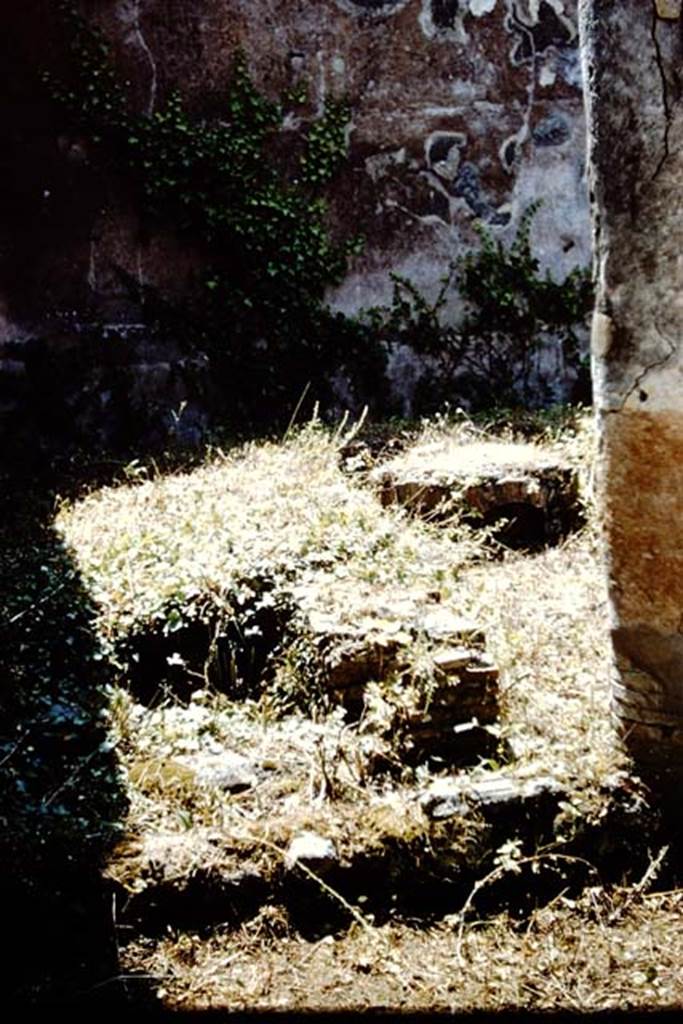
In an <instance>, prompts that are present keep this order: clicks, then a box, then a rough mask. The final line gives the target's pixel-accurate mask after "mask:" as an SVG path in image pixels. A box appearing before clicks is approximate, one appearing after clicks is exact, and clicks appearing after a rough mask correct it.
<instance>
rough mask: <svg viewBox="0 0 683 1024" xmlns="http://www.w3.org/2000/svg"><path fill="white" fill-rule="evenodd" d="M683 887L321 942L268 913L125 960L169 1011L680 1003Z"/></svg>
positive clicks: (393, 927) (134, 951)
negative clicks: (461, 936)
mask: <svg viewBox="0 0 683 1024" xmlns="http://www.w3.org/2000/svg"><path fill="white" fill-rule="evenodd" d="M682 919H683V895H682V894H681V893H680V892H678V893H673V894H654V895H652V896H647V895H640V896H638V897H637V898H635V899H633V898H632V897H630V896H629V893H628V892H626V891H623V890H616V891H614V892H613V893H611V894H609V895H608V894H607V893H605V892H604V890H602V889H589V890H587V891H586V892H585V893H584V895H583V896H582V898H581V900H580V901H578V902H576V901H571V900H568V899H564V898H562V899H560V900H558V901H556V902H555V903H554V904H552V905H550V906H547V907H545V908H543V909H541V910H538V911H536V912H535V913H534V914H533V915H532V916H531V918H530V919H529V920H528V921H527V922H525V924H524V925H523V926H520V925H519V924H515V923H514V922H513V921H511V920H510V919H509V918H508V917H507V916H505V915H503V916H500V917H495V918H493V919H491V920H488V921H483V922H480V923H479V924H478V925H477V926H473V927H470V928H469V929H468V930H467V932H466V937H465V942H464V944H463V947H462V949H461V951H460V952H461V954H462V957H459V956H458V950H457V949H456V931H457V928H456V926H454V925H453V924H451V923H449V922H447V921H446V922H444V923H442V924H440V925H438V926H436V927H433V928H430V929H426V930H415V929H414V928H410V927H408V926H406V925H401V924H390V925H386V926H384V927H382V928H377V929H375V930H374V932H373V933H372V934H371V935H370V936H368V934H367V931H366V930H365V929H361V928H358V927H353V928H352V929H350V931H349V932H347V933H346V934H344V935H342V936H338V937H333V936H327V937H325V938H323V939H322V940H320V941H317V942H315V943H310V942H305V941H303V940H302V939H301V938H300V937H298V936H297V935H296V934H289V928H288V922H287V920H286V918H285V917H283V915H282V914H281V913H278V912H277V911H276V910H275V909H274V908H266V910H265V911H264V912H263V913H262V914H261V915H260V916H259V917H257V918H254V919H253V920H252V921H250V922H248V923H247V924H246V925H244V926H243V927H242V929H241V930H240V931H238V932H237V933H232V934H230V935H226V934H220V933H216V934H214V935H213V936H212V937H210V938H208V939H207V938H200V937H199V936H197V935H193V934H184V935H173V936H169V937H168V938H167V939H164V940H163V941H161V942H160V943H158V944H156V945H153V944H150V943H144V942H143V943H139V944H135V945H133V946H131V947H129V948H128V949H127V951H126V953H125V959H124V965H123V966H124V967H128V968H130V969H131V970H136V971H140V970H142V971H144V972H145V973H147V974H149V975H151V976H152V977H153V978H155V980H156V984H157V985H158V991H159V993H160V994H161V995H162V997H163V998H164V1001H165V1002H166V1003H167V1004H168V1005H170V1006H175V1007H182V1006H192V1007H193V1008H197V1009H202V1008H216V1007H221V1008H225V1007H228V1006H229V1007H230V1008H231V1009H233V1010H242V1009H252V1010H253V1009H287V1010H301V1009H305V1010H340V1009H355V1010H363V1009H367V1008H368V1007H373V1008H375V1009H378V1008H391V1009H394V1010H396V1009H401V1010H432V1011H438V1010H442V1011H450V1012H454V1011H467V1010H474V1009H476V1010H484V1011H485V1010H488V1011H496V1010H503V1009H511V1008H514V1009H520V1008H524V1009H528V1010H532V1009H535V1010H541V1009H542V1010H571V1011H580V1012H595V1011H599V1010H609V1009H621V1010H636V1009H654V1008H673V1007H677V1008H680V1007H681V1005H683V971H682V970H681V962H682V961H683V928H681V921H682Z"/></svg>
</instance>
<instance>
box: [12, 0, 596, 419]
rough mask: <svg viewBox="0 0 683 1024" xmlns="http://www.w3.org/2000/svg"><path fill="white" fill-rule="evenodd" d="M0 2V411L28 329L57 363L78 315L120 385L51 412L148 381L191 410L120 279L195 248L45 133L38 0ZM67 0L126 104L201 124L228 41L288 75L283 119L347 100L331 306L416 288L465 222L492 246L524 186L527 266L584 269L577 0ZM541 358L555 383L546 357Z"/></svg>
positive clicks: (436, 273) (437, 268) (226, 65)
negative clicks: (297, 104) (294, 101)
mask: <svg viewBox="0 0 683 1024" xmlns="http://www.w3.org/2000/svg"><path fill="white" fill-rule="evenodd" d="M8 6H9V8H11V10H10V9H8V10H7V11H5V12H3V14H2V18H3V19H4V20H5V21H6V22H7V31H5V32H4V33H3V41H2V43H0V46H3V49H4V51H5V52H4V54H3V61H2V69H3V70H2V73H3V75H4V76H5V77H6V79H7V88H6V89H5V90H4V95H5V97H6V99H5V100H4V101H3V102H4V109H3V110H2V111H0V113H1V115H2V119H3V122H4V124H5V136H6V138H7V139H8V145H7V148H6V152H5V156H4V159H3V167H2V168H0V171H1V172H2V183H1V184H2V186H3V196H2V203H3V207H4V214H3V221H4V224H3V246H2V252H1V253H0V298H1V300H2V301H1V302H0V345H2V346H3V348H2V351H0V359H2V362H0V391H1V395H0V402H1V403H2V404H1V405H0V413H2V412H4V413H5V416H6V417H7V416H12V415H13V414H14V410H15V408H16V406H17V403H19V402H20V400H21V396H22V393H23V394H26V395H28V394H30V391H31V385H30V382H27V379H26V369H25V362H26V360H25V358H24V355H25V350H24V349H22V344H23V343H24V342H31V340H32V339H35V338H36V337H40V338H41V339H46V338H47V339H48V340H49V344H50V345H52V346H53V347H54V346H58V347H59V346H61V350H63V351H64V352H65V353H68V354H69V358H72V357H73V354H74V351H75V350H78V346H79V341H78V337H79V329H80V326H81V325H82V324H83V322H86V323H89V322H92V321H93V320H97V321H99V322H100V323H102V324H103V325H104V332H105V336H106V337H107V338H108V339H109V342H108V344H107V346H106V347H107V352H106V357H105V362H107V365H108V366H109V368H110V369H111V366H112V365H113V364H116V366H117V368H118V369H117V373H118V375H119V378H120V379H119V384H118V385H117V386H115V387H113V386H112V384H111V381H110V377H111V374H110V373H107V372H99V370H98V372H97V373H94V374H93V376H92V381H91V385H90V392H89V394H90V398H89V399H88V402H86V403H85V404H86V405H87V408H85V407H84V406H83V400H82V399H79V402H80V404H78V403H77V405H73V403H72V406H70V407H69V408H70V412H69V413H68V414H67V419H73V418H74V417H76V418H77V419H78V418H80V419H82V420H83V421H84V422H86V423H87V424H88V426H89V429H91V430H95V431H96V430H97V429H99V427H98V423H99V421H100V420H101V419H102V418H106V416H107V415H109V412H110V410H111V409H112V408H113V407H114V406H116V405H117V402H119V401H120V400H121V393H123V392H126V393H127V394H128V395H129V398H130V401H131V402H133V404H135V403H137V405H138V406H141V407H144V406H145V405H146V404H147V402H148V401H149V397H150V395H152V396H161V397H162V398H163V400H164V401H165V403H166V406H167V407H169V406H177V405H178V403H179V402H181V401H183V400H189V403H190V405H192V404H193V402H194V403H195V404H197V406H198V407H199V406H200V405H201V390H202V388H201V380H202V373H203V372H204V371H203V368H202V364H201V360H200V361H199V363H198V364H192V365H187V363H186V361H185V362H184V361H183V360H182V358H181V357H180V355H179V353H178V352H177V351H176V350H175V349H174V347H173V345H172V344H171V343H169V344H168V346H167V347H166V348H165V349H164V350H163V351H162V350H160V349H159V347H158V346H156V345H153V344H150V343H149V341H148V339H146V338H145V335H144V328H140V327H136V325H138V324H139V322H140V311H139V309H136V308H135V304H134V303H133V302H132V301H131V298H130V294H129V293H128V292H126V289H125V287H124V285H123V284H122V281H123V279H124V276H127V277H128V279H129V280H131V279H132V280H135V281H138V282H139V283H140V284H141V285H144V286H149V287H152V288H156V289H159V290H160V291H161V293H162V294H166V295H169V294H170V295H171V296H177V295H178V294H182V293H183V289H184V288H185V287H186V286H187V282H188V281H189V280H190V279H191V277H192V274H193V273H194V271H195V270H196V260H195V259H194V257H193V254H192V253H191V252H188V251H186V250H184V249H182V248H181V247H179V246H178V244H177V243H176V242H174V240H173V239H172V238H171V237H159V236H154V237H149V235H148V234H145V233H144V232H143V231H141V227H140V222H139V219H138V217H137V215H136V211H135V209H134V208H133V207H132V205H131V202H130V197H129V195H128V194H127V192H126V189H125V188H120V187H117V185H116V183H112V182H111V181H106V182H103V181H102V180H101V178H100V177H98V174H97V171H96V169H94V168H93V166H92V164H91V154H90V153H89V151H88V146H87V143H86V142H85V141H84V139H83V138H80V137H78V136H77V135H66V134H64V133H57V132H56V131H55V127H54V123H53V120H54V119H53V116H52V115H51V114H50V111H49V108H48V106H47V105H46V100H45V96H44V94H43V93H41V87H40V84H39V75H38V74H37V73H36V72H40V70H41V69H42V68H44V67H55V66H56V67H57V68H58V67H59V61H60V55H59V53H55V47H54V45H53V39H51V32H53V29H52V28H51V25H52V24H53V18H54V10H55V6H56V5H55V4H53V3H50V2H48V0H26V2H25V3H23V4H21V5H14V4H12V5H8ZM79 7H80V9H81V10H82V12H83V13H84V14H85V16H86V17H87V18H88V19H90V20H91V22H93V23H95V24H97V25H99V26H100V27H101V28H102V29H103V30H104V33H105V35H106V37H107V39H108V40H109V41H110V43H111V47H112V54H113V57H114V60H115V63H116V66H117V68H118V70H119V71H120V73H121V77H122V79H123V80H126V79H127V80H128V82H129V85H128V91H129V94H130V95H131V96H132V97H134V100H135V103H136V104H137V106H138V109H140V110H142V111H146V112H150V113H151V112H153V111H155V110H157V109H159V106H160V105H161V104H163V103H164V101H165V100H166V98H167V97H168V95H169V93H170V91H171V90H173V89H179V90H180V92H181V94H182V96H183V98H184V101H185V103H186V104H187V106H188V107H189V109H191V110H192V111H193V112H195V113H197V114H202V113H203V112H207V111H208V112H210V113H211V116H214V115H215V112H216V111H217V110H218V109H219V107H220V96H221V94H222V93H223V92H224V90H225V88H226V86H227V83H228V82H229V80H230V75H231V70H232V67H233V63H234V55H235V52H236V50H237V48H238V47H241V48H242V49H243V51H244V52H245V53H246V55H247V57H248V62H249V66H250V70H251V72H252V74H253V76H254V78H255V80H256V82H257V84H258V85H259V87H260V88H262V89H263V90H264V91H265V92H266V93H267V94H268V95H270V96H278V95H280V94H281V92H282V91H283V90H284V89H288V88H291V87H293V86H296V85H297V84H300V83H302V82H306V83H307V85H308V87H309V94H310V101H309V103H308V106H307V107H306V108H305V109H304V110H303V111H302V115H301V117H302V122H305V121H306V119H309V120H310V118H312V117H314V116H315V115H316V114H317V113H319V112H320V111H321V110H322V105H323V102H324V99H325V97H327V96H336V97H341V96H346V97H347V98H348V100H349V102H350V107H351V122H350V125H349V129H348V139H349V161H348V165H347V167H346V168H345V169H344V170H343V172H342V173H341V175H340V176H339V177H338V179H337V180H336V181H335V184H334V189H333V194H332V195H331V197H330V198H331V201H332V210H331V217H332V224H333V229H336V230H337V231H340V230H343V231H345V232H347V233H348V232H349V231H357V230H360V231H361V232H362V233H363V235H364V236H365V239H366V244H365V248H364V251H363V252H362V254H361V255H359V256H358V258H357V260H356V261H355V263H354V264H353V265H352V266H351V267H350V272H349V274H348V277H347V279H346V280H345V281H344V283H343V284H342V285H341V287H339V288H338V289H336V290H335V291H334V293H332V294H331V295H330V301H331V303H332V305H333V306H334V307H335V308H338V309H340V310H343V311H346V312H354V311H357V310H359V309H360V308H363V307H368V306H371V305H374V304H377V303H382V302H386V301H388V300H389V299H390V297H391V290H392V285H391V281H390V278H389V271H396V272H398V273H400V274H401V275H405V276H406V277H408V278H410V279H412V280H413V281H414V282H415V283H416V284H417V286H418V287H419V288H420V289H422V290H424V292H425V293H426V294H428V295H430V294H431V295H434V294H435V291H436V289H437V287H438V281H439V279H440V277H441V276H442V275H443V273H444V272H445V270H446V269H447V267H448V263H449V261H450V260H452V259H454V258H457V257H458V256H460V255H462V254H463V253H464V252H466V251H467V250H471V249H472V248H473V247H474V246H476V245H477V237H476V234H475V232H474V230H473V225H474V222H475V221H477V220H480V221H482V222H483V223H484V224H486V225H487V226H488V227H489V228H490V229H491V230H492V232H493V233H494V234H495V236H496V237H500V238H502V239H503V240H509V239H511V238H513V237H514V235H515V232H516V228H517V226H518V224H519V219H520V217H521V215H522V214H523V212H524V211H525V209H526V208H527V207H528V206H529V204H530V203H531V202H533V201H535V200H542V201H543V206H542V207H541V209H540V211H539V213H538V214H537V216H536V217H535V219H534V223H533V229H532V242H533V245H534V249H535V251H536V252H537V253H538V255H539V258H540V260H541V263H542V266H543V267H544V268H548V269H550V270H551V271H552V272H553V274H554V275H555V276H556V277H557V278H561V277H564V276H565V275H566V274H567V273H568V272H569V271H570V270H571V269H573V268H574V267H575V266H582V267H585V266H587V265H588V263H589V262H590V237H589V236H590V232H589V220H588V206H587V202H586V194H585V182H584V159H583V153H584V121H583V107H582V93H581V73H580V60H579V51H578V33H577V23H576V22H577V18H576V0H385V2H382V0H308V2H299V3H293V2H292V0H173V2H171V0H103V2H102V3H97V4H93V3H90V2H83V3H81V4H79ZM288 130H290V131H293V132H296V130H297V124H295V123H291V124H289V126H288ZM26 351H28V350H26ZM399 357H400V354H399ZM556 358H557V360H558V364H557V378H558V380H561V379H562V375H563V372H564V367H563V365H562V357H561V353H559V352H558V353H557V354H556ZM34 361H35V360H34ZM122 367H123V369H125V370H126V372H125V373H124V372H123V369H122ZM411 372H414V366H413V367H412V369H411V364H410V361H409V360H408V362H406V361H405V360H403V361H401V359H400V358H398V361H397V365H396V366H395V367H394V376H395V378H397V379H399V380H400V381H402V384H403V385H404V386H405V387H406V388H407V389H408V390H409V388H410V380H409V377H410V374H411ZM191 381H194V382H195V385H194V388H195V390H194V391H193V385H192V384H191ZM197 381H199V382H200V383H199V384H198V385H197ZM67 385H68V382H62V385H60V386H64V387H65V388H67V390H68V386H67ZM197 389H198V390H197ZM82 390H83V389H82V388H81V391H82ZM560 390H561V389H560ZM130 412H131V410H130V409H129V410H128V412H127V415H129V414H130ZM187 415H188V413H187V412H186V417H187ZM200 419H201V417H200ZM198 422H199V421H198Z"/></svg>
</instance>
